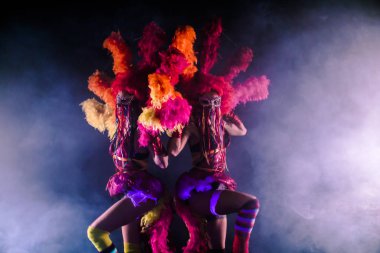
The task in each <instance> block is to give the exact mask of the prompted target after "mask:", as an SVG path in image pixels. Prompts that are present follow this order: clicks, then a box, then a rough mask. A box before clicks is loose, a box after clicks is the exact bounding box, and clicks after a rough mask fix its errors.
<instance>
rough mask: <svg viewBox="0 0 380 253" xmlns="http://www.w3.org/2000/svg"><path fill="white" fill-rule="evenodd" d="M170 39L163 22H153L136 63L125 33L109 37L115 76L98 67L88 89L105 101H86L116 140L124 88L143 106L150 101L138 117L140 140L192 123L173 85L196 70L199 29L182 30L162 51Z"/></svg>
mask: <svg viewBox="0 0 380 253" xmlns="http://www.w3.org/2000/svg"><path fill="white" fill-rule="evenodd" d="M165 37H166V36H165V32H164V31H163V30H162V29H161V28H160V27H159V26H157V25H156V24H155V23H150V24H148V25H147V26H146V27H145V28H144V32H143V36H142V38H141V39H140V41H139V42H138V47H139V52H138V55H139V56H140V57H141V59H140V61H139V62H138V63H137V64H136V65H135V66H134V65H132V53H131V50H130V49H129V48H128V47H127V45H126V44H125V42H124V40H123V38H122V37H121V35H120V33H118V32H113V33H111V35H110V36H109V37H108V38H107V39H106V40H105V41H104V43H103V47H104V48H106V49H108V50H109V51H110V52H111V54H112V57H113V60H114V65H113V72H114V77H113V78H110V77H108V76H107V75H106V74H105V73H103V72H100V71H99V70H97V71H95V73H94V74H92V75H91V76H90V77H89V80H88V88H89V89H90V90H91V91H92V92H93V93H94V94H95V95H97V96H98V97H99V98H100V99H101V100H103V102H104V103H102V102H99V101H98V100H96V99H94V98H92V99H87V100H86V101H84V102H82V103H81V106H82V109H83V111H84V112H85V115H86V120H87V122H88V123H89V124H90V125H91V126H93V127H94V128H96V129H98V130H99V131H100V132H104V131H105V130H107V131H108V136H109V137H110V138H112V136H113V134H114V133H115V131H116V124H115V122H116V120H115V107H116V95H117V94H118V92H119V91H121V90H124V91H127V92H128V93H130V94H133V95H134V97H135V98H136V100H138V101H139V103H140V105H141V106H143V105H147V107H145V108H143V113H142V115H141V116H140V118H139V122H140V124H139V128H140V130H141V135H140V138H139V140H140V144H142V145H144V146H146V145H147V140H148V139H147V138H148V135H149V136H152V135H153V134H157V133H158V132H160V131H166V130H169V131H172V130H173V129H178V128H181V126H182V125H184V124H186V123H187V121H188V118H189V116H190V110H191V107H190V106H189V104H188V103H187V101H186V100H184V99H183V98H182V96H181V94H180V93H178V92H176V91H174V85H175V84H176V83H177V82H178V78H179V75H183V76H187V77H191V76H192V74H193V73H194V72H195V71H196V68H195V66H194V59H195V56H194V52H193V51H192V48H193V43H194V40H195V32H194V30H193V28H191V27H189V26H187V27H184V28H179V29H177V31H176V34H175V37H174V38H173V42H172V44H171V45H170V47H169V49H168V50H167V51H165V52H160V53H158V52H159V50H160V49H161V48H162V46H163V45H164V44H165ZM152 73H153V74H152ZM178 112H181V113H178ZM183 112H184V113H183Z"/></svg>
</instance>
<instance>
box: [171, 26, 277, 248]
mask: <svg viewBox="0 0 380 253" xmlns="http://www.w3.org/2000/svg"><path fill="white" fill-rule="evenodd" d="M221 31H222V30H221V23H220V20H216V21H214V22H213V23H211V24H210V25H209V26H208V27H207V28H206V34H205V35H204V37H203V41H202V48H201V51H200V57H199V66H200V69H199V72H197V73H196V74H195V76H194V77H193V78H192V79H188V80H184V81H183V82H182V83H181V86H182V87H181V88H183V91H184V96H185V97H186V98H187V99H188V100H189V101H190V103H191V105H192V118H191V120H190V123H189V124H188V125H187V126H186V127H185V128H184V130H183V132H182V133H181V134H179V133H180V132H176V133H174V134H173V136H172V137H171V139H170V140H169V145H168V152H169V153H170V154H172V155H173V156H176V155H178V153H179V152H181V150H182V149H183V148H184V147H185V145H186V144H189V147H190V151H191V154H192V169H191V170H190V171H188V172H185V173H184V174H182V175H181V177H180V178H179V179H178V181H177V184H176V193H175V201H176V208H177V212H178V214H179V215H180V216H181V218H182V219H183V220H184V222H185V225H186V226H187V228H188V230H189V234H190V236H189V240H188V243H187V245H186V247H184V252H225V238H226V230H227V220H226V215H227V214H230V213H237V219H236V222H235V236H234V242H233V252H234V253H241V252H244V253H248V252H249V250H248V249H249V238H250V234H251V231H252V228H253V226H254V223H255V218H256V215H257V213H258V211H259V201H258V199H257V198H256V197H255V196H253V195H250V194H246V193H241V192H238V191H236V190H235V189H236V184H235V181H234V180H233V179H232V178H231V177H230V176H229V175H228V174H227V163H226V148H227V147H228V145H229V136H243V135H245V134H246V132H247V130H246V128H245V127H244V124H243V123H242V122H241V121H240V119H239V118H238V117H237V116H236V115H234V114H233V112H232V110H233V109H234V108H235V107H236V105H237V104H238V103H240V102H247V101H258V100H262V99H265V98H266V97H267V96H268V85H269V80H268V79H267V78H266V77H265V76H261V77H259V78H255V77H251V78H248V79H247V80H246V81H245V82H244V83H242V84H237V85H234V86H232V81H233V79H234V78H235V77H236V76H237V75H238V74H239V72H241V71H245V70H246V69H247V67H248V65H249V63H250V62H251V61H252V57H253V54H252V51H251V50H250V49H247V48H244V49H242V50H240V51H239V52H238V54H237V55H236V56H235V57H234V58H233V60H232V61H231V63H230V65H229V67H228V68H227V71H226V72H225V74H224V75H222V76H216V75H213V74H210V73H209V71H210V70H211V68H212V66H213V65H214V63H215V62H216V56H217V49H218V47H219V42H218V38H219V36H220V34H221ZM205 238H206V239H207V240H206V239H205ZM206 242H208V245H207V244H206Z"/></svg>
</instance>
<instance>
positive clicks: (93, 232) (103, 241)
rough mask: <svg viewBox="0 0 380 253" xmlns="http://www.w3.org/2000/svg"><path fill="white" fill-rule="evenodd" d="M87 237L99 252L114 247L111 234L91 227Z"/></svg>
mask: <svg viewBox="0 0 380 253" xmlns="http://www.w3.org/2000/svg"><path fill="white" fill-rule="evenodd" d="M87 237H88V239H89V240H90V241H91V242H92V244H93V245H94V246H95V248H96V249H97V250H98V251H99V252H101V251H103V250H105V249H106V248H108V247H110V246H111V245H112V241H111V239H110V233H108V232H107V231H104V230H101V229H99V228H95V227H92V226H89V227H88V229H87Z"/></svg>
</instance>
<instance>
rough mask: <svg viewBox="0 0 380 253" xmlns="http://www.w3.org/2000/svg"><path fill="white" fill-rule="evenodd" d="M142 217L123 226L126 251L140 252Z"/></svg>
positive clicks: (127, 252) (129, 252) (126, 252)
mask: <svg viewBox="0 0 380 253" xmlns="http://www.w3.org/2000/svg"><path fill="white" fill-rule="evenodd" d="M140 230H141V228H140V219H137V220H134V221H132V222H131V223H129V224H127V225H124V226H122V227H121V231H122V234H123V244H124V253H140V252H141V249H140Z"/></svg>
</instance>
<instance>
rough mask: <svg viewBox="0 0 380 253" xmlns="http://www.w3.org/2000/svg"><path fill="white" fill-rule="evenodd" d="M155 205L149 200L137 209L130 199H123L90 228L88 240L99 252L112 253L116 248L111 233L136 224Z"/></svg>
mask: <svg viewBox="0 0 380 253" xmlns="http://www.w3.org/2000/svg"><path fill="white" fill-rule="evenodd" d="M155 204H156V202H155V201H153V200H147V201H146V202H143V203H140V205H139V206H136V207H135V206H134V205H133V203H132V201H131V200H130V199H129V198H127V197H124V198H122V199H121V200H119V201H118V202H116V203H115V204H113V205H112V206H111V207H110V208H108V209H107V210H106V211H105V212H104V213H103V214H102V215H100V216H99V217H98V218H97V219H96V220H95V221H94V222H93V223H92V224H91V225H90V226H89V228H88V231H87V234H88V238H89V239H90V241H91V242H92V243H93V244H94V246H95V247H96V248H97V250H98V251H99V252H112V251H109V249H112V248H114V246H113V244H112V241H111V240H110V238H109V233H110V232H112V231H114V230H115V229H117V228H119V227H121V226H124V225H127V224H129V223H131V222H134V221H135V220H136V219H137V218H138V217H140V216H141V215H142V214H144V213H146V212H147V211H149V210H150V209H152V208H153V207H154V206H155ZM114 252H116V251H114Z"/></svg>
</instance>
